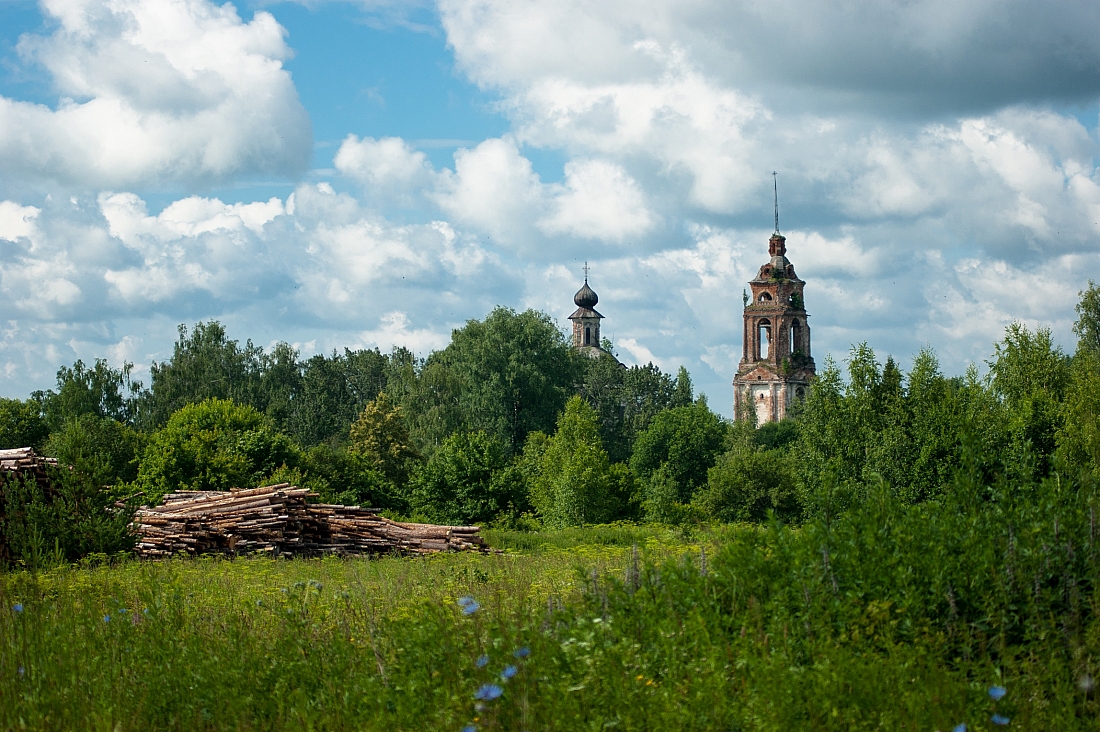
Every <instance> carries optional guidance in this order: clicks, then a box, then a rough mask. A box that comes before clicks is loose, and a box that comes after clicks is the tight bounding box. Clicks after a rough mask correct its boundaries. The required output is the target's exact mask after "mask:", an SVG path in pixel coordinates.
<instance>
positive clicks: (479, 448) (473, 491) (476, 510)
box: [409, 430, 525, 524]
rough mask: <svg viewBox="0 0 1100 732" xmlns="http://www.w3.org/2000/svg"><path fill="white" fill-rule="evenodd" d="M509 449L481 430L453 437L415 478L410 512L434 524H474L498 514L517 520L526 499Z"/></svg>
mask: <svg viewBox="0 0 1100 732" xmlns="http://www.w3.org/2000/svg"><path fill="white" fill-rule="evenodd" d="M507 449H508V446H507V445H506V444H505V443H504V441H503V440H501V439H500V438H499V437H497V436H495V435H490V434H488V433H486V432H485V431H483V430H479V431H477V432H464V433H457V434H454V435H451V436H450V437H448V438H447V439H446V440H444V441H443V444H442V445H440V447H439V449H438V450H436V451H435V453H434V454H433V455H432V457H431V459H430V460H428V462H427V463H424V464H423V465H421V466H419V467H418V468H417V470H416V471H415V472H414V473H413V476H412V480H411V483H410V486H409V487H410V504H411V505H412V508H413V510H414V511H415V512H416V513H418V514H420V515H423V516H425V517H426V518H428V519H430V520H432V521H435V522H438V523H458V524H477V523H484V522H487V521H492V520H493V519H495V518H497V517H498V516H500V515H501V514H502V513H505V512H508V513H510V514H512V515H518V514H519V513H520V512H521V511H522V510H523V508H524V504H525V496H524V491H523V481H522V477H521V474H520V473H519V470H518V469H516V468H513V467H511V466H510V465H509V462H508V457H507Z"/></svg>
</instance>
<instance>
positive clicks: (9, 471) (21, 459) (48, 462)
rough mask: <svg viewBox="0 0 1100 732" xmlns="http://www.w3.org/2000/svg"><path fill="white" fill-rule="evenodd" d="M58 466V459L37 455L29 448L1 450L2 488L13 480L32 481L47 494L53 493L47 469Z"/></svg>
mask: <svg viewBox="0 0 1100 732" xmlns="http://www.w3.org/2000/svg"><path fill="white" fill-rule="evenodd" d="M56 466H57V458H48V457H42V456H41V455H36V454H35V452H34V450H33V449H31V448H29V447H16V448H13V449H11V450H0V486H2V485H4V484H5V483H7V482H8V481H11V480H27V479H32V480H34V481H35V482H36V483H38V485H39V486H41V488H42V490H43V491H44V492H45V493H47V494H52V493H53V490H54V489H53V483H51V482H50V476H49V474H48V473H47V471H46V469H47V468H49V467H56Z"/></svg>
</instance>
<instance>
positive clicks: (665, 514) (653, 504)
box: [642, 464, 691, 526]
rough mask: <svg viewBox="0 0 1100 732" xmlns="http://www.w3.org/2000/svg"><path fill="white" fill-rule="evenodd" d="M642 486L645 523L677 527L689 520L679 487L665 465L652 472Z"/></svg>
mask: <svg viewBox="0 0 1100 732" xmlns="http://www.w3.org/2000/svg"><path fill="white" fill-rule="evenodd" d="M643 485H644V486H645V491H644V493H643V496H642V512H643V515H644V516H645V519H646V521H651V522H653V523H657V524H668V525H671V526H677V525H679V524H682V523H684V522H686V521H687V520H688V519H689V518H690V516H691V513H690V509H689V507H688V506H687V505H686V504H685V503H684V502H683V500H682V498H681V497H680V486H679V484H678V483H677V482H676V479H675V478H674V477H673V476H672V471H671V470H670V469H669V466H668V465H667V464H661V465H660V466H659V467H658V468H657V469H656V470H654V471H653V473H651V474H650V476H649V478H647V479H645V481H644V483H643Z"/></svg>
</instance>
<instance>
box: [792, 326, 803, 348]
mask: <svg viewBox="0 0 1100 732" xmlns="http://www.w3.org/2000/svg"><path fill="white" fill-rule="evenodd" d="M801 350H802V323H800V322H798V318H795V319H794V320H793V321H791V353H798V352H799V351H801Z"/></svg>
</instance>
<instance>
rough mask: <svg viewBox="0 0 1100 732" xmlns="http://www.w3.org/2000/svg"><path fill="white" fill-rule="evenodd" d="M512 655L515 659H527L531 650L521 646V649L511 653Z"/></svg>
mask: <svg viewBox="0 0 1100 732" xmlns="http://www.w3.org/2000/svg"><path fill="white" fill-rule="evenodd" d="M512 655H513V656H515V657H516V658H527V657H528V656H530V655H531V649H530V648H528V647H527V646H522V647H520V648H517V649H516V650H514V651H512Z"/></svg>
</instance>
